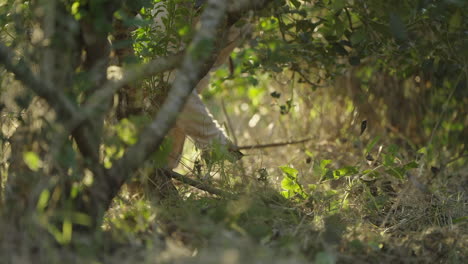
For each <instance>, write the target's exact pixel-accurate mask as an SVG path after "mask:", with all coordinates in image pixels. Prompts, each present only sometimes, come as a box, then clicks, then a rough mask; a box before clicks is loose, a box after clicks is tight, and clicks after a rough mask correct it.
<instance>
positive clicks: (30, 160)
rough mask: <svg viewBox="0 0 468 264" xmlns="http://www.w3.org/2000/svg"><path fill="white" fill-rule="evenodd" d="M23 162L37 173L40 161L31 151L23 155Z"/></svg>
mask: <svg viewBox="0 0 468 264" xmlns="http://www.w3.org/2000/svg"><path fill="white" fill-rule="evenodd" d="M23 160H24V163H26V166H28V168H29V169H30V170H32V171H38V170H39V169H40V168H41V167H42V161H41V159H40V158H39V156H38V155H37V154H36V153H34V152H32V151H28V152H25V153H23Z"/></svg>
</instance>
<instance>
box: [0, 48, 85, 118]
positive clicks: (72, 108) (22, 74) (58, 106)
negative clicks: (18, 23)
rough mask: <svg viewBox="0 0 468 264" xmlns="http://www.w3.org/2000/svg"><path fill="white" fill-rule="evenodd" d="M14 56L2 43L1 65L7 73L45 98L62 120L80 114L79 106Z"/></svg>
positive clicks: (12, 51)
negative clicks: (39, 77) (37, 76)
mask: <svg viewBox="0 0 468 264" xmlns="http://www.w3.org/2000/svg"><path fill="white" fill-rule="evenodd" d="M13 54H15V52H14V50H12V49H10V48H9V47H7V46H5V45H4V44H3V43H1V42H0V64H2V65H3V66H5V69H6V70H7V71H9V72H11V73H13V74H14V75H15V78H16V79H17V80H18V81H20V82H21V83H23V84H24V86H26V87H27V88H28V89H30V90H32V91H33V92H34V93H36V94H37V95H38V96H40V97H42V98H44V99H45V100H46V102H47V103H48V104H49V105H50V106H52V108H53V109H54V110H55V112H56V113H57V116H58V117H59V118H60V119H69V118H74V116H75V115H76V114H77V113H78V108H77V106H76V105H75V104H74V103H73V102H72V101H70V100H69V99H68V98H67V97H66V95H65V94H64V93H62V92H61V91H60V90H58V89H53V87H50V86H49V85H48V84H47V83H45V82H43V81H41V80H39V79H38V78H36V76H35V75H34V73H33V72H32V71H31V69H30V68H29V66H28V65H27V64H26V63H25V62H24V59H23V58H19V59H17V60H15V58H14V57H13Z"/></svg>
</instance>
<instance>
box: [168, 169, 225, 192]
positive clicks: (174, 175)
mask: <svg viewBox="0 0 468 264" xmlns="http://www.w3.org/2000/svg"><path fill="white" fill-rule="evenodd" d="M164 173H166V175H167V176H169V177H171V178H173V179H176V180H178V181H180V182H182V183H185V184H188V185H190V186H192V187H195V188H197V189H200V190H202V191H206V192H209V193H211V194H214V195H218V196H222V197H226V198H228V197H233V194H231V193H229V192H226V191H223V190H221V189H218V188H216V187H213V186H209V185H207V184H205V183H203V182H199V181H197V180H194V179H191V178H189V177H187V176H184V175H182V174H179V173H177V172H175V171H171V170H164Z"/></svg>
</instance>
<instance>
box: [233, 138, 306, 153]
mask: <svg viewBox="0 0 468 264" xmlns="http://www.w3.org/2000/svg"><path fill="white" fill-rule="evenodd" d="M309 140H311V138H305V139H301V140H295V141H288V142H278V143H269V144H257V145H247V146H239V147H237V149H238V150H242V149H262V148H273V147H281V146H286V145H294V144H299V143H304V142H307V141H309Z"/></svg>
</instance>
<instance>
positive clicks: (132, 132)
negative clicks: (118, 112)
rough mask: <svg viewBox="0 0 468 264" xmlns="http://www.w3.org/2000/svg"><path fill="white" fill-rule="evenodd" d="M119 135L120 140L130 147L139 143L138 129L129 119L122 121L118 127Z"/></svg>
mask: <svg viewBox="0 0 468 264" xmlns="http://www.w3.org/2000/svg"><path fill="white" fill-rule="evenodd" d="M116 131H117V135H118V136H119V138H120V139H121V140H122V141H123V142H124V143H125V144H128V145H133V144H135V143H136V142H137V132H138V131H137V128H136V126H135V125H134V124H133V123H132V122H131V121H130V120H128V119H126V118H125V119H122V120H121V121H120V123H119V124H118V125H117V126H116Z"/></svg>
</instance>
